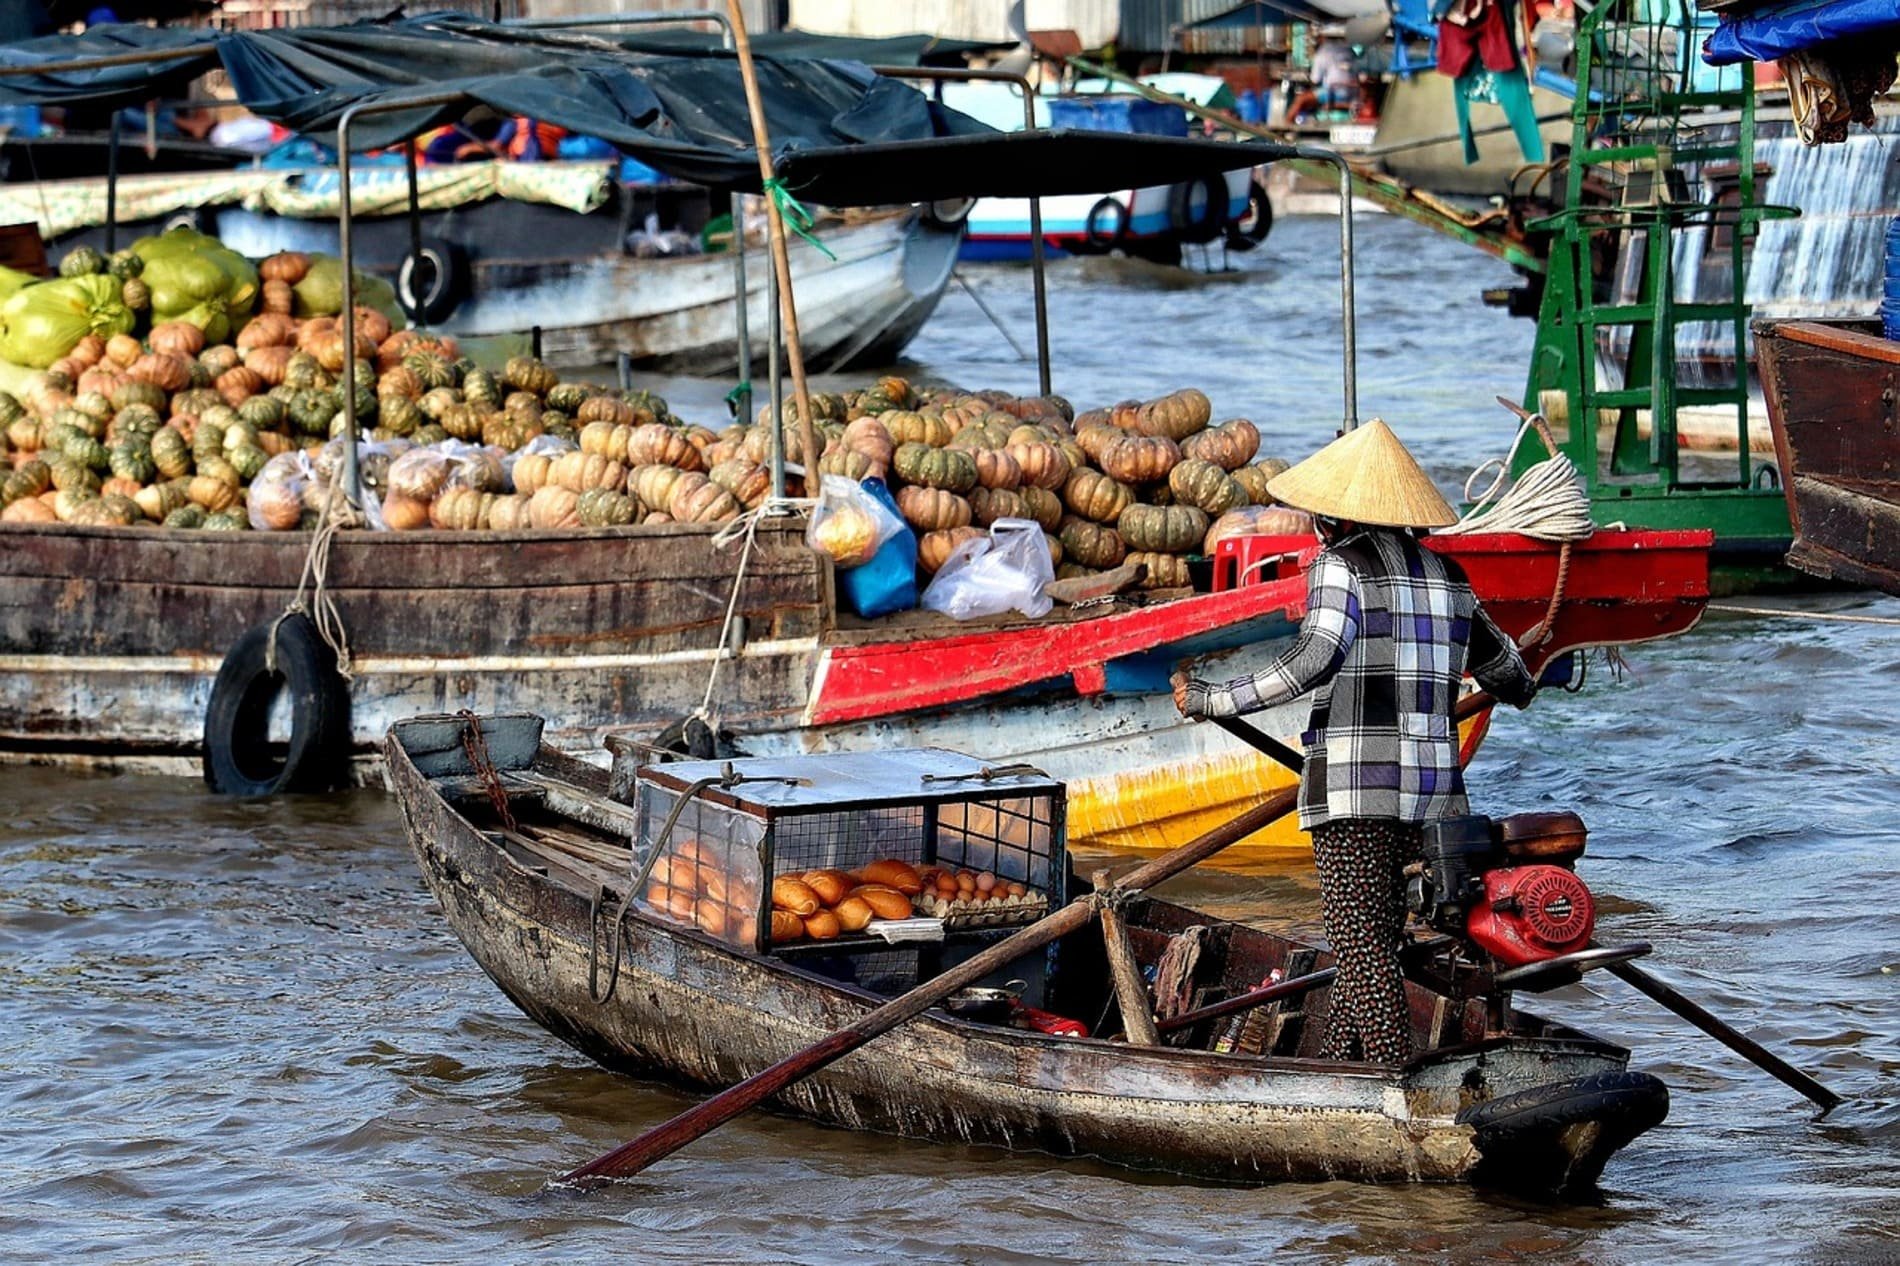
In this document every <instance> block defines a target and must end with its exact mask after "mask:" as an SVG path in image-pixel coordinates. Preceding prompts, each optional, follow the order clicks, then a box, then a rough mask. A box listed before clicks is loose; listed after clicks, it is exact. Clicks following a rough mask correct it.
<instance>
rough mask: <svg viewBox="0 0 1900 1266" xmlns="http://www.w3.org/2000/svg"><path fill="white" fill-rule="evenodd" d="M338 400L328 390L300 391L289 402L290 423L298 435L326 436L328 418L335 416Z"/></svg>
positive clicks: (328, 425) (328, 432) (327, 433)
mask: <svg viewBox="0 0 1900 1266" xmlns="http://www.w3.org/2000/svg"><path fill="white" fill-rule="evenodd" d="M337 411H338V401H337V398H336V396H335V395H334V394H332V393H331V392H328V391H300V392H298V393H297V398H296V399H294V400H292V401H291V402H290V424H291V426H293V427H295V428H296V430H297V433H298V434H300V435H317V436H326V437H327V436H328V435H329V434H330V420H331V419H332V418H334V417H336V415H337Z"/></svg>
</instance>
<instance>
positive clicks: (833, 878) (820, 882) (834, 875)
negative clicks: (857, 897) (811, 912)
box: [799, 870, 856, 906]
mask: <svg viewBox="0 0 1900 1266" xmlns="http://www.w3.org/2000/svg"><path fill="white" fill-rule="evenodd" d="M799 879H800V880H801V881H802V882H803V883H805V884H806V885H807V886H808V887H809V888H810V889H811V890H812V891H813V892H815V893H817V894H818V899H819V900H820V901H822V902H824V903H825V904H826V905H828V906H835V905H837V904H838V903H839V902H840V901H843V900H844V899H845V897H846V895H847V894H849V893H850V891H851V889H852V888H853V887H854V886H855V885H856V881H855V880H853V879H852V878H851V876H849V875H847V874H845V873H844V872H843V871H841V870H811V871H806V872H805V873H804V874H802V875H800V876H799Z"/></svg>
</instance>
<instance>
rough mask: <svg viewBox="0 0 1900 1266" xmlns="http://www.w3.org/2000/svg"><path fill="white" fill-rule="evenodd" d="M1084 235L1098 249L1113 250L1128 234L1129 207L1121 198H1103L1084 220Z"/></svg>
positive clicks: (1091, 208) (1090, 209)
mask: <svg viewBox="0 0 1900 1266" xmlns="http://www.w3.org/2000/svg"><path fill="white" fill-rule="evenodd" d="M1082 229H1083V235H1084V236H1085V237H1086V238H1087V239H1088V244H1089V245H1090V246H1091V247H1093V248H1094V249H1096V250H1098V251H1111V250H1114V249H1115V248H1116V247H1117V246H1120V245H1121V244H1122V238H1124V237H1126V236H1127V235H1128V207H1127V206H1126V205H1125V204H1123V202H1122V201H1121V199H1119V198H1102V199H1100V200H1099V201H1097V202H1096V204H1095V205H1094V206H1092V207H1090V208H1089V213H1088V216H1087V218H1085V219H1084V220H1083V221H1082Z"/></svg>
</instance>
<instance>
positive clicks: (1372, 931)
mask: <svg viewBox="0 0 1900 1266" xmlns="http://www.w3.org/2000/svg"><path fill="white" fill-rule="evenodd" d="M1267 490H1268V491H1269V492H1271V493H1272V494H1273V496H1274V498H1275V499H1276V500H1278V501H1280V502H1282V503H1284V504H1286V505H1289V506H1293V507H1295V508H1297V509H1301V510H1306V511H1309V512H1311V513H1312V515H1313V516H1314V519H1315V521H1316V523H1317V524H1318V528H1319V534H1320V538H1321V540H1322V541H1323V542H1324V544H1325V548H1324V549H1323V550H1321V552H1320V554H1319V556H1318V558H1316V559H1315V560H1314V561H1313V565H1312V567H1311V569H1310V570H1309V571H1308V573H1307V607H1306V619H1305V621H1304V622H1303V623H1302V624H1301V626H1300V635H1299V639H1298V640H1297V641H1296V642H1295V643H1294V645H1293V646H1292V647H1291V648H1290V649H1288V650H1287V652H1286V653H1285V654H1284V655H1282V656H1280V658H1279V659H1277V660H1276V661H1274V663H1272V664H1271V665H1269V666H1268V667H1267V668H1266V669H1265V670H1264V671H1262V672H1260V673H1258V674H1256V675H1254V676H1251V677H1241V678H1238V679H1237V680H1234V681H1230V682H1228V683H1227V684H1225V685H1218V684H1215V683H1211V682H1205V681H1198V680H1190V679H1189V678H1188V677H1186V676H1185V675H1182V674H1177V675H1176V677H1175V679H1174V694H1175V702H1176V704H1177V705H1178V706H1179V707H1180V709H1181V711H1182V713H1183V714H1184V715H1186V716H1189V717H1195V718H1199V717H1231V716H1239V715H1242V714H1244V713H1248V712H1257V711H1260V710H1261V709H1263V708H1269V707H1273V706H1274V705H1276V704H1280V703H1284V702H1286V701H1287V700H1290V699H1293V698H1295V697H1296V696H1298V695H1301V694H1304V693H1305V692H1307V691H1309V690H1312V691H1315V692H1316V693H1315V695H1314V699H1313V713H1312V720H1311V722H1310V728H1309V729H1308V731H1307V733H1306V735H1305V736H1304V743H1305V747H1306V768H1305V770H1304V772H1303V774H1302V776H1301V780H1300V825H1301V827H1303V828H1304V829H1306V830H1308V831H1310V832H1311V833H1312V836H1313V860H1314V862H1315V864H1316V865H1317V866H1318V868H1319V888H1320V899H1321V901H1322V903H1323V905H1324V909H1325V921H1326V936H1327V939H1328V940H1330V941H1331V942H1332V946H1333V952H1334V954H1335V955H1336V956H1337V958H1338V965H1339V979H1338V983H1337V984H1336V985H1335V986H1334V988H1333V1005H1332V1022H1331V1026H1330V1027H1329V1029H1328V1031H1327V1034H1326V1041H1325V1044H1324V1046H1323V1047H1322V1049H1321V1051H1320V1055H1321V1057H1322V1058H1326V1059H1347V1060H1361V1059H1363V1060H1367V1061H1370V1062H1372V1063H1375V1064H1402V1063H1404V1062H1405V1061H1406V1060H1408V1059H1410V1058H1411V1054H1412V1037H1411V1024H1410V1022H1409V1019H1408V1016H1407V1011H1406V1005H1405V990H1404V985H1403V982H1402V978H1401V976H1400V972H1399V947H1400V944H1401V942H1402V940H1403V937H1404V932H1405V899H1404V880H1403V878H1402V876H1401V871H1402V869H1403V867H1404V866H1405V864H1406V863H1407V862H1408V861H1410V860H1412V858H1413V857H1414V856H1415V855H1416V854H1417V852H1418V847H1419V828H1420V826H1421V825H1422V824H1424V823H1426V822H1431V821H1434V820H1436V819H1438V818H1443V817H1450V816H1453V815H1456V814H1462V813H1465V812H1468V808H1467V805H1466V802H1465V786H1464V775H1463V772H1462V770H1461V769H1460V768H1459V765H1458V731H1457V728H1456V726H1454V725H1453V723H1452V705H1453V704H1454V703H1455V702H1456V701H1457V697H1458V691H1459V684H1460V682H1462V680H1463V679H1464V676H1465V673H1466V672H1467V671H1469V672H1470V673H1471V675H1472V676H1474V677H1476V678H1477V679H1478V683H1479V684H1480V685H1482V686H1484V687H1485V688H1486V689H1487V690H1490V691H1491V692H1492V693H1493V694H1495V695H1496V696H1497V697H1498V698H1500V699H1503V700H1505V701H1506V702H1508V703H1513V704H1516V705H1517V706H1518V707H1523V706H1525V705H1526V704H1528V703H1529V702H1530V700H1531V696H1532V695H1533V694H1534V693H1536V689H1537V686H1536V683H1535V681H1534V680H1533V679H1532V678H1531V675H1530V673H1529V671H1528V670H1526V668H1525V667H1524V661H1523V659H1522V658H1521V657H1520V656H1519V655H1518V653H1517V647H1516V646H1515V645H1514V644H1513V643H1512V641H1511V639H1510V638H1508V637H1506V636H1505V635H1504V634H1503V633H1502V632H1500V631H1499V630H1498V627H1497V625H1495V624H1493V623H1492V621H1491V618H1490V617H1489V616H1488V615H1486V614H1485V613H1484V610H1483V609H1482V608H1481V607H1479V606H1478V601H1477V598H1476V597H1474V596H1473V594H1472V592H1471V586H1470V584H1469V583H1468V582H1467V581H1466V580H1465V576H1464V572H1463V570H1462V569H1461V568H1460V567H1459V566H1458V564H1457V563H1456V562H1454V561H1453V560H1451V559H1448V558H1444V557H1442V556H1440V555H1438V554H1435V553H1433V552H1431V551H1430V550H1427V549H1425V548H1424V547H1423V546H1421V545H1420V543H1419V541H1418V533H1419V532H1420V531H1421V530H1423V529H1428V528H1434V527H1446V526H1449V525H1450V524H1452V523H1455V522H1457V520H1458V515H1457V513H1456V512H1455V511H1454V510H1453V509H1452V508H1451V506H1450V504H1449V503H1447V502H1446V500H1445V498H1444V496H1443V495H1442V494H1440V493H1439V491H1438V489H1437V487H1436V486H1435V485H1433V483H1432V481H1431V479H1430V477H1429V476H1427V475H1426V474H1425V472H1424V471H1423V470H1422V469H1420V467H1419V464H1418V462H1417V461H1416V460H1415V459H1414V458H1413V457H1412V455H1411V453H1409V452H1407V451H1406V448H1405V446H1404V445H1403V444H1401V443H1400V442H1399V438H1398V436H1396V435H1394V434H1393V433H1392V430H1391V428H1390V427H1388V426H1386V424H1385V423H1384V422H1381V421H1379V420H1377V419H1374V420H1373V421H1371V422H1369V423H1366V424H1365V425H1364V426H1361V427H1358V428H1357V429H1355V430H1352V431H1348V432H1347V433H1346V434H1345V435H1343V436H1341V437H1340V438H1339V439H1337V440H1334V441H1333V442H1332V443H1331V444H1329V445H1327V446H1326V447H1325V448H1323V449H1321V450H1320V451H1319V452H1317V453H1315V454H1314V455H1313V456H1311V457H1309V458H1307V459H1306V460H1305V461H1303V462H1301V463H1300V464H1299V465H1297V466H1295V467H1293V468H1292V469H1291V470H1288V471H1285V472H1283V473H1282V474H1280V475H1279V476H1277V477H1276V478H1275V479H1274V480H1273V481H1272V482H1271V483H1269V484H1268V485H1267Z"/></svg>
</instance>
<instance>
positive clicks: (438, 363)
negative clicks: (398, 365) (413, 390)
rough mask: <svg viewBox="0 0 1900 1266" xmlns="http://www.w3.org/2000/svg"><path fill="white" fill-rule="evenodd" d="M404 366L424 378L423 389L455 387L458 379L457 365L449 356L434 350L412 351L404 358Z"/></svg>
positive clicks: (418, 376)
mask: <svg viewBox="0 0 1900 1266" xmlns="http://www.w3.org/2000/svg"><path fill="white" fill-rule="evenodd" d="M402 363H403V366H404V368H406V369H408V370H409V372H410V373H412V374H414V375H415V376H416V377H417V378H419V379H421V380H422V389H423V390H424V391H428V390H430V389H432V388H435V387H453V386H454V385H455V384H456V382H457V381H458V379H457V378H456V374H455V366H454V365H453V364H451V363H450V362H449V360H448V358H447V357H443V356H438V355H436V354H435V353H434V352H411V353H409V355H407V356H405V357H403V358H402Z"/></svg>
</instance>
